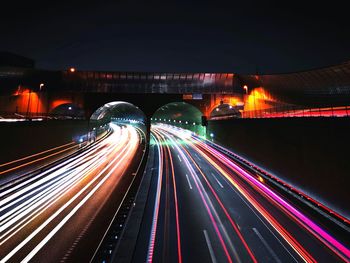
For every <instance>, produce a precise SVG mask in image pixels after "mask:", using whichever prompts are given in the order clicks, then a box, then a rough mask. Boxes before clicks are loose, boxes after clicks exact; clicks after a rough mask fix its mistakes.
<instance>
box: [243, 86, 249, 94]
mask: <svg viewBox="0 0 350 263" xmlns="http://www.w3.org/2000/svg"><path fill="white" fill-rule="evenodd" d="M243 89H244V90H245V93H246V94H248V86H247V85H244V86H243Z"/></svg>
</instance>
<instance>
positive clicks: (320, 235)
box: [154, 125, 350, 262]
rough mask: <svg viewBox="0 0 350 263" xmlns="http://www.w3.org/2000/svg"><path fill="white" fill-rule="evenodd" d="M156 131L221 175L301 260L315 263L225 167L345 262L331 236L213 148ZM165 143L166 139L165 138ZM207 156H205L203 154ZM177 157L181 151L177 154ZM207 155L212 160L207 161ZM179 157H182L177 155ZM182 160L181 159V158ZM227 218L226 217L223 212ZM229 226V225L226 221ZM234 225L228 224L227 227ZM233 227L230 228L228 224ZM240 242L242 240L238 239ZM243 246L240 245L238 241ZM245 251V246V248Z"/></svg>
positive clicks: (178, 131) (343, 250) (162, 127)
mask: <svg viewBox="0 0 350 263" xmlns="http://www.w3.org/2000/svg"><path fill="white" fill-rule="evenodd" d="M154 129H155V130H157V131H161V132H163V133H164V134H166V133H168V134H172V135H174V136H176V137H178V138H180V139H181V140H183V141H184V142H186V145H188V146H190V147H191V148H192V149H193V150H195V152H197V153H199V154H200V156H202V157H203V158H204V159H205V160H207V161H208V162H209V163H210V164H211V165H212V166H213V167H215V169H216V170H217V171H219V173H220V174H221V175H223V176H224V177H225V178H226V179H227V181H228V182H230V183H231V184H232V185H233V186H234V187H235V188H236V189H237V190H238V191H239V192H240V194H242V196H244V198H245V199H246V200H248V201H249V203H251V204H252V205H253V207H255V209H256V210H257V211H258V212H259V213H260V214H261V215H262V216H263V217H264V218H265V219H266V220H267V221H268V222H269V223H270V225H271V226H272V227H273V228H274V229H275V230H276V231H277V232H278V233H279V234H280V235H281V236H282V237H283V239H284V240H285V241H286V242H287V243H288V244H289V245H290V246H291V247H292V248H293V249H294V251H295V252H296V253H297V254H299V256H300V257H301V258H302V259H304V261H305V262H315V261H316V260H315V259H314V258H313V257H312V256H311V255H310V254H309V253H308V252H307V250H306V249H305V248H304V247H303V246H302V245H301V244H300V243H299V242H298V241H297V240H296V239H295V238H294V237H293V236H292V234H291V233H289V232H288V231H287V230H286V229H285V228H284V227H283V226H282V225H281V224H280V223H278V221H277V220H276V219H275V218H274V217H273V216H272V215H271V214H270V213H269V212H268V210H266V209H265V208H264V207H263V206H262V205H261V204H260V203H259V202H258V201H257V200H256V199H255V198H254V197H253V196H252V195H251V194H250V193H249V192H248V191H247V189H245V187H243V186H242V185H241V183H239V182H238V181H237V180H235V179H234V177H233V175H231V174H229V173H227V172H226V170H225V169H224V168H223V167H227V168H229V169H230V170H232V171H233V172H235V173H236V174H237V175H239V177H240V178H241V179H243V180H244V181H245V182H246V183H248V184H249V185H251V186H252V187H253V188H254V189H255V190H256V191H257V192H259V193H260V194H261V195H262V196H264V197H265V198H267V200H269V201H270V202H271V203H272V204H274V205H275V206H276V207H278V208H279V209H280V210H281V211H282V212H283V213H284V214H286V215H287V216H289V217H290V218H293V220H295V222H296V223H297V224H298V225H300V226H302V227H303V229H304V230H306V231H307V232H309V233H310V234H312V235H313V236H314V237H315V238H316V239H317V240H319V241H321V242H322V243H323V244H324V245H325V246H326V247H328V248H329V249H330V250H331V251H332V252H333V253H334V254H335V255H337V256H338V257H340V258H341V259H342V260H344V261H345V262H348V261H349V258H350V252H349V249H348V248H347V247H345V246H344V245H343V244H341V243H340V242H339V241H338V240H336V239H335V238H334V237H333V236H331V235H330V234H329V233H327V232H326V231H325V230H324V229H322V228H321V227H320V226H318V225H317V224H316V223H315V222H314V221H312V220H311V219H310V218H308V217H307V216H306V215H304V214H303V213H302V212H301V211H300V210H298V209H297V208H295V207H294V206H292V204H290V203H289V202H287V201H286V200H284V199H282V198H281V197H280V196H279V195H278V194H277V193H275V192H273V191H272V189H270V188H269V187H268V186H267V185H265V184H264V183H263V182H261V181H259V180H258V179H257V178H255V177H254V176H252V175H251V174H249V173H248V172H247V171H245V170H243V169H242V168H241V167H240V166H238V165H237V164H235V163H234V162H233V161H232V160H230V159H229V158H228V157H226V156H225V155H224V154H222V153H221V152H219V151H217V150H216V149H215V148H213V147H211V146H210V145H208V144H205V143H204V142H203V141H202V140H201V139H199V138H197V137H191V136H188V134H184V133H183V132H182V129H179V128H174V127H171V126H168V125H157V126H155V128H154ZM169 139H171V138H170V136H169ZM173 143H174V144H175V146H176V147H179V146H178V145H177V144H178V143H176V142H175V141H173ZM180 147H181V148H182V150H183V151H184V152H186V153H187V156H189V158H190V159H191V160H192V162H193V163H194V165H195V166H196V168H197V170H198V171H199V172H200V173H201V174H202V177H203V178H204V180H205V182H206V183H207V185H208V187H209V189H210V190H211V192H212V193H213V195H214V196H215V198H216V199H217V201H218V202H219V204H220V206H221V208H222V209H223V210H224V211H225V210H226V209H225V207H224V204H223V203H222V202H221V201H220V199H219V197H218V196H217V194H216V192H215V190H214V189H213V188H212V187H211V185H210V183H209V181H208V179H207V178H206V175H205V174H204V173H203V172H202V171H201V169H200V167H199V165H197V164H196V162H195V161H194V159H193V158H192V157H191V156H190V153H189V152H188V151H187V150H186V149H185V147H183V146H182V145H180ZM205 152H207V153H205ZM180 153H181V151H180ZM209 155H211V156H212V157H210V156H209ZM181 156H182V154H181ZM182 158H183V159H184V156H182ZM225 214H226V215H227V217H228V218H229V215H228V213H226V212H225ZM230 222H231V221H230ZM232 223H234V222H231V224H232ZM232 226H234V224H232ZM241 240H242V239H241ZM242 242H243V241H242ZM245 247H246V248H247V246H245Z"/></svg>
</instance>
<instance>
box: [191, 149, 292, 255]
mask: <svg viewBox="0 0 350 263" xmlns="http://www.w3.org/2000/svg"><path fill="white" fill-rule="evenodd" d="M187 146H188V145H187ZM185 148H186V147H185ZM187 148H190V147H187ZM190 155H193V156H196V155H197V158H199V159H200V161H202V162H201V165H200V167H201V168H202V167H205V166H206V165H205V162H204V163H203V160H202V158H200V157H199V156H198V154H197V153H196V152H194V153H192V154H190ZM208 167H211V165H210V164H209V165H208ZM213 172H215V170H213V171H210V172H207V173H208V174H209V176H206V177H208V178H209V179H211V184H210V185H213V186H215V188H216V190H215V191H214V192H221V191H223V192H225V191H224V190H223V189H222V186H223V185H222V183H218V180H217V179H218V178H217V177H216V176H213V175H214V173H213ZM201 178H202V180H203V184H205V182H204V181H205V180H204V177H201ZM207 191H208V192H211V191H210V190H209V189H207ZM234 196H236V197H237V194H236V193H234V195H233V196H232V193H229V194H228V197H227V199H226V200H225V199H223V198H221V197H220V196H219V199H221V200H222V201H223V203H224V204H225V206H226V204H229V205H231V207H229V210H231V211H230V213H232V211H233V212H234V213H235V214H236V216H237V215H240V214H244V213H243V212H242V211H240V209H239V208H240V207H242V206H245V204H244V203H243V204H242V201H244V200H241V199H240V198H236V199H237V200H236V202H235V203H234V202H232V197H234ZM212 199H214V196H212ZM214 200H215V199H214ZM237 208H238V209H237ZM218 210H219V211H220V209H218ZM237 210H238V211H237ZM220 212H221V213H222V211H220ZM245 212H246V211H245ZM252 212H254V210H251V211H248V215H247V216H246V217H247V218H252V215H251V213H252ZM253 216H254V215H253ZM231 217H232V216H231ZM221 218H225V215H223V214H221ZM233 218H234V217H233ZM255 221H257V220H255ZM261 223H263V224H261ZM264 223H265V222H263V221H261V222H259V220H258V221H257V222H254V224H253V226H255V227H252V228H251V229H252V230H253V231H252V232H250V233H249V232H248V233H245V234H246V236H244V238H243V240H244V239H245V240H246V242H247V243H248V244H249V246H248V247H251V246H253V245H252V244H253V243H255V244H257V245H258V246H260V247H262V249H260V251H261V253H260V254H261V256H262V257H261V258H266V255H268V254H267V253H265V250H266V248H268V250H269V251H273V250H272V249H271V248H270V247H269V246H268V245H266V244H267V242H266V241H265V240H264V239H263V238H262V236H261V234H260V232H259V230H258V228H257V227H256V226H257V225H261V226H262V227H264ZM242 225H243V226H244V225H245V220H244V223H243V224H242V223H239V224H238V227H239V226H242ZM229 227H230V226H229ZM240 228H242V227H240ZM239 231H240V230H239ZM237 232H238V231H236V233H233V234H232V235H230V237H232V238H234V237H237V236H238V233H237ZM240 232H241V231H240ZM270 233H271V234H272V235H274V233H273V232H270ZM248 237H249V238H250V240H249V239H248ZM256 237H258V238H259V240H258V243H257V240H256ZM236 239H237V238H236ZM254 239H255V240H254ZM240 243H241V244H242V243H243V242H242V240H236V242H235V245H236V246H238V245H239V244H240ZM261 243H263V244H264V246H261ZM281 244H282V243H280V242H278V244H277V245H279V247H278V249H279V250H281ZM282 246H283V247H286V246H285V245H284V244H283V245H282ZM245 249H246V248H245ZM246 250H247V249H246ZM239 251H240V254H243V255H242V257H243V258H246V257H247V256H246V255H245V253H244V250H242V249H240V250H239ZM242 252H243V253H242ZM253 252H255V251H254V250H253ZM284 252H285V253H283V254H282V255H281V256H280V257H281V258H283V259H284V260H285V259H287V258H291V259H293V258H294V256H293V255H292V254H289V251H288V250H285V251H284ZM259 258H260V256H259ZM276 258H278V257H276V255H275V253H271V255H269V258H268V259H269V260H272V261H275V260H276ZM293 260H294V259H293Z"/></svg>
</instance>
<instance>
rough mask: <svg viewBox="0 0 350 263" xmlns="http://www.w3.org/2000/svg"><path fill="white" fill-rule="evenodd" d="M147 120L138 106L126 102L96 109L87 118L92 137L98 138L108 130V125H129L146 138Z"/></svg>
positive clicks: (107, 104)
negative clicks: (137, 129)
mask: <svg viewBox="0 0 350 263" xmlns="http://www.w3.org/2000/svg"><path fill="white" fill-rule="evenodd" d="M146 122H147V118H146V115H145V114H144V112H143V111H142V110H140V109H139V107H138V106H136V105H134V104H132V103H130V102H126V101H112V102H108V103H105V104H104V105H102V106H100V107H99V108H97V109H96V110H95V111H94V112H93V113H92V115H91V116H90V118H89V130H90V132H91V134H92V136H93V137H96V138H97V137H99V136H100V135H101V134H104V133H105V132H107V131H108V130H109V129H110V125H109V124H110V123H117V124H120V125H126V124H131V125H134V126H136V127H138V128H139V129H140V130H142V131H143V134H144V135H146V136H147V134H148V132H147V127H146Z"/></svg>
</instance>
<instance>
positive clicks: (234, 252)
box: [173, 141, 252, 262]
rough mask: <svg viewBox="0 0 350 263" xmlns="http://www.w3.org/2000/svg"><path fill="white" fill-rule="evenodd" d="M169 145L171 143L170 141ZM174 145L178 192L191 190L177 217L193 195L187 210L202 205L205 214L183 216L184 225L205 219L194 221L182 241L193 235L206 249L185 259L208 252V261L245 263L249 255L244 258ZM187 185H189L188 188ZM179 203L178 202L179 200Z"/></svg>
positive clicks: (232, 233)
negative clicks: (180, 180)
mask: <svg viewBox="0 0 350 263" xmlns="http://www.w3.org/2000/svg"><path fill="white" fill-rule="evenodd" d="M173 143H175V141H173ZM178 146H179V145H177V147H175V148H176V149H177V154H178V158H177V159H178V160H177V159H176V158H175V159H176V162H177V163H178V166H177V167H178V168H180V169H181V170H180V171H181V172H180V171H179V170H177V171H176V172H175V174H176V175H177V176H178V177H177V178H179V177H181V178H182V179H183V183H184V185H183V186H181V187H179V189H181V190H182V189H184V187H185V184H186V185H188V187H189V189H190V190H194V191H192V196H190V197H189V198H188V199H187V200H184V201H180V203H181V204H182V207H181V210H180V215H181V212H183V210H184V209H183V208H184V205H187V204H189V203H191V201H193V200H195V198H194V194H195V195H196V196H197V198H196V199H197V201H196V202H194V203H193V204H191V206H190V207H189V208H190V209H191V208H192V210H190V211H193V209H194V208H198V207H200V205H202V209H201V210H198V211H205V212H206V213H204V214H203V215H200V214H191V215H189V216H188V217H187V216H186V215H185V217H184V219H183V220H184V222H187V221H188V220H191V218H196V219H203V218H206V219H207V220H205V221H203V224H198V222H196V223H197V225H195V226H193V227H192V228H191V229H189V231H188V233H189V236H188V238H187V237H186V236H185V237H184V238H183V239H184V240H191V238H190V237H193V235H196V236H197V237H199V238H201V239H202V241H203V240H204V241H205V242H203V243H202V244H206V247H207V248H206V250H203V249H204V247H203V248H202V249H201V251H202V253H200V251H198V253H194V254H193V255H191V256H189V258H190V259H191V260H194V259H196V260H197V259H198V257H199V256H200V255H203V251H208V252H209V255H206V258H211V259H212V260H213V258H215V260H219V261H223V262H225V261H231V260H234V261H236V260H237V261H240V260H241V259H240V258H244V260H245V262H249V261H251V260H252V259H251V258H250V256H248V255H246V253H245V251H244V250H245V249H244V248H242V246H241V244H239V242H238V240H237V239H236V237H235V236H234V231H233V229H231V228H230V227H229V225H228V224H227V223H228V222H227V221H226V219H225V218H224V217H223V216H222V215H220V211H219V207H218V205H217V204H216V203H215V200H214V198H213V197H212V196H210V194H209V192H208V189H206V188H205V187H204V184H203V182H201V181H200V179H199V178H198V176H197V174H198V173H197V172H196V171H194V170H192V171H191V169H190V168H189V167H191V166H192V167H193V165H192V164H191V163H190V162H188V159H189V156H186V155H184V154H181V152H182V151H181V150H180V149H179V148H178ZM181 159H182V160H181ZM184 163H185V164H186V165H184ZM186 166H187V168H188V169H186V170H184V169H183V168H184V167H186ZM186 172H187V173H186ZM186 174H187V176H186ZM189 177H190V178H189ZM188 179H189V180H188ZM191 181H192V183H191ZM191 184H192V185H193V186H191ZM188 187H186V188H188ZM191 188H192V189H191ZM179 191H180V190H179ZM180 193H181V192H180ZM179 196H180V194H179ZM199 197H200V198H199ZM179 200H181V199H180V198H179ZM187 210H188V209H187ZM180 223H181V221H180ZM198 226H200V228H199V229H196V227H197V228H198ZM193 229H196V230H197V231H196V234H195V233H194V231H193ZM198 230H200V231H198ZM186 232H187V231H186ZM184 247H185V249H186V251H188V250H187V247H186V246H184ZM183 253H184V255H185V254H186V252H183ZM190 253H191V252H190Z"/></svg>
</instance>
